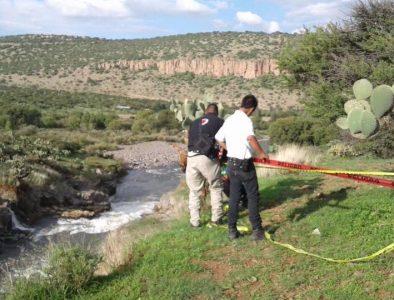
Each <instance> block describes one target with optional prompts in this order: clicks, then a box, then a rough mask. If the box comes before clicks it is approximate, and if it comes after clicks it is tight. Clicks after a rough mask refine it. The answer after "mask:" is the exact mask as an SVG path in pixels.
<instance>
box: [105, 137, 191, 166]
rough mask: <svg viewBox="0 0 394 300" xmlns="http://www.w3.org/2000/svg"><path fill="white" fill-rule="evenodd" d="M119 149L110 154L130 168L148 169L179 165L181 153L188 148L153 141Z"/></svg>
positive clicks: (182, 145) (181, 145)
mask: <svg viewBox="0 0 394 300" xmlns="http://www.w3.org/2000/svg"><path fill="white" fill-rule="evenodd" d="M119 148H120V149H119V150H115V151H109V152H108V154H111V155H113V156H114V158H116V159H120V160H122V161H123V162H124V163H125V164H126V165H127V167H128V168H131V169H148V168H158V167H164V166H168V165H171V164H176V163H179V151H181V150H185V149H186V146H185V145H184V144H170V143H167V142H160V141H153V142H144V143H139V144H135V145H123V146H120V147H119Z"/></svg>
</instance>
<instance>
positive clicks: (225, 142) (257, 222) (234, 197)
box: [215, 95, 268, 240]
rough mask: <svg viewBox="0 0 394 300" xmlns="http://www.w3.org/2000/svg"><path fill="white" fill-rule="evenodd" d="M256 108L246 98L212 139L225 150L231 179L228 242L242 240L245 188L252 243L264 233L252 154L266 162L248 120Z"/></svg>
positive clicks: (247, 97)
mask: <svg viewBox="0 0 394 300" xmlns="http://www.w3.org/2000/svg"><path fill="white" fill-rule="evenodd" d="M256 108H257V98H256V97H255V96H253V95H247V96H245V97H244V98H243V99H242V103H241V107H240V109H239V110H237V111H236V112H235V113H234V114H233V115H231V116H230V117H228V118H227V120H226V121H225V122H224V124H223V126H222V127H221V128H220V130H219V131H218V133H217V134H216V135H215V138H216V141H217V142H218V143H219V145H220V146H221V147H223V148H224V149H226V150H227V156H228V175H229V178H230V203H229V206H230V209H229V214H228V226H229V239H231V240H233V239H236V238H238V237H240V236H241V234H240V233H239V232H238V230H237V218H238V201H239V199H240V198H241V189H242V186H244V188H245V190H246V193H247V198H248V210H249V220H250V223H251V224H252V228H253V232H252V236H251V238H252V239H253V240H263V239H264V231H263V227H262V225H261V217H260V212H259V186H258V182H257V175H256V169H255V167H254V164H253V154H254V155H255V157H257V158H261V159H268V156H267V154H266V153H265V152H264V150H263V149H262V148H261V146H260V144H259V143H258V141H257V139H256V137H255V135H254V130H253V123H252V120H251V119H250V118H249V116H251V115H252V114H253V112H254V111H255V110H256Z"/></svg>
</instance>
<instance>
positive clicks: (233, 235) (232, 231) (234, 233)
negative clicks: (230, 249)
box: [228, 227, 242, 240]
mask: <svg viewBox="0 0 394 300" xmlns="http://www.w3.org/2000/svg"><path fill="white" fill-rule="evenodd" d="M241 236H242V234H241V233H240V232H239V231H238V229H237V228H234V227H230V228H229V229H228V238H229V239H230V240H235V239H237V238H239V237H241Z"/></svg>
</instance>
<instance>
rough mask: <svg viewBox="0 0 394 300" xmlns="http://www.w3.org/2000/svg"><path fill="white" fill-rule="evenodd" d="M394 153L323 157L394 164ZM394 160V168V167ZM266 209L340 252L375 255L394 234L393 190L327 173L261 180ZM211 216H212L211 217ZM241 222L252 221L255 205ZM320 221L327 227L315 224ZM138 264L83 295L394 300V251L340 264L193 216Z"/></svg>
mask: <svg viewBox="0 0 394 300" xmlns="http://www.w3.org/2000/svg"><path fill="white" fill-rule="evenodd" d="M393 162H394V161H393V160H389V161H388V160H386V161H383V160H364V161H362V160H361V159H360V160H359V159H355V160H346V161H345V160H342V159H339V160H335V161H332V160H327V161H325V162H323V163H322V165H331V166H334V167H339V166H342V167H343V168H344V167H348V168H349V167H351V166H353V169H357V165H358V164H359V163H360V164H364V165H368V166H366V168H367V169H368V168H370V169H374V167H375V169H376V168H380V167H383V166H386V168H388V169H390V168H391V170H392V169H393ZM390 166H391V167H390ZM260 192H261V204H262V216H263V219H264V224H265V225H266V226H267V228H268V230H269V231H271V232H272V233H274V234H273V237H274V239H276V240H278V241H282V242H288V243H291V244H293V245H294V246H297V247H301V248H303V249H305V250H308V251H311V252H313V253H316V254H320V255H323V256H327V257H333V258H355V257H359V256H364V255H367V254H371V253H373V252H375V251H377V250H378V249H380V248H382V247H385V246H387V245H389V244H391V243H392V242H394V234H393V227H394V219H393V214H394V205H393V196H394V193H393V191H392V190H389V189H384V188H379V187H374V186H369V185H364V184H354V183H353V182H349V181H346V180H342V179H331V178H329V177H324V176H322V175H316V174H304V173H302V176H300V175H298V174H292V175H281V176H277V177H273V178H270V179H264V180H261V181H260ZM205 217H206V218H207V216H205ZM241 217H242V218H241V220H240V223H243V224H248V221H247V216H246V212H242V213H241ZM315 228H319V230H320V232H321V235H320V236H316V235H312V234H311V232H312V231H313V230H314V229H315ZM133 258H134V259H133V262H132V263H131V265H129V266H127V267H124V268H123V269H121V270H118V271H117V272H115V273H113V274H112V275H109V276H107V277H102V278H98V279H97V280H95V282H94V283H92V284H91V285H90V286H89V287H88V289H87V290H86V292H84V293H83V294H80V295H79V296H78V299H193V298H195V299H289V298H292V299H392V298H393V297H394V253H389V254H386V255H384V256H381V257H379V258H377V259H375V260H373V261H371V262H368V263H358V264H345V265H339V264H333V263H328V262H325V261H322V260H319V259H315V258H311V257H307V256H303V255H300V254H296V253H294V252H291V251H289V250H286V249H283V248H280V247H278V246H275V245H273V244H271V243H269V242H253V241H250V240H249V238H248V237H245V238H242V239H239V240H236V241H229V240H228V239H227V232H226V230H224V229H221V228H215V229H209V228H207V227H203V228H200V229H198V230H195V229H191V228H190V227H189V226H188V222H187V220H186V218H185V219H184V220H180V221H178V222H176V223H175V224H174V225H173V226H172V227H171V228H170V229H168V230H165V231H163V232H161V233H159V234H156V235H154V236H151V237H150V238H147V239H146V240H143V241H140V242H139V243H137V244H136V245H135V247H133Z"/></svg>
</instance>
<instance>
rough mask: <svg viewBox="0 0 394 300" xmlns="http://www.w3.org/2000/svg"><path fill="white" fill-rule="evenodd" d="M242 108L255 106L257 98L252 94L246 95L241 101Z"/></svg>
mask: <svg viewBox="0 0 394 300" xmlns="http://www.w3.org/2000/svg"><path fill="white" fill-rule="evenodd" d="M241 107H242V108H253V109H256V107H257V98H256V97H255V96H254V95H246V96H245V97H244V98H243V99H242V102H241Z"/></svg>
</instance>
